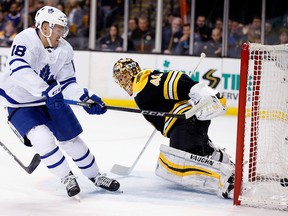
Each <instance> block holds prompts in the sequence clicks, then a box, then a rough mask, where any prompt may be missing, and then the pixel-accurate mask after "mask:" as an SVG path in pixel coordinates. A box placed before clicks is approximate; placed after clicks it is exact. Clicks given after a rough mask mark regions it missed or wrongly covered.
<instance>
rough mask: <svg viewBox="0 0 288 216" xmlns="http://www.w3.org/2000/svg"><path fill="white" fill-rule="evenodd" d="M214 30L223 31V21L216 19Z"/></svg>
mask: <svg viewBox="0 0 288 216" xmlns="http://www.w3.org/2000/svg"><path fill="white" fill-rule="evenodd" d="M215 28H218V29H220V30H221V31H223V19H222V18H217V19H216V21H215Z"/></svg>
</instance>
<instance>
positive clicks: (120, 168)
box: [110, 97, 213, 176]
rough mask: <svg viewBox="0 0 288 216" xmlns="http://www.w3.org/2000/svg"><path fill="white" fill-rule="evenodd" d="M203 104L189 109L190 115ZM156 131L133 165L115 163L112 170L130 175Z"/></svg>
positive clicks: (123, 174) (115, 172) (118, 173)
mask: <svg viewBox="0 0 288 216" xmlns="http://www.w3.org/2000/svg"><path fill="white" fill-rule="evenodd" d="M209 98H210V99H211V102H213V100H212V97H209ZM202 105H203V104H202ZM206 105H207V104H206ZM206 105H203V106H206ZM196 106H197V107H196ZM203 106H201V104H200V103H198V104H197V105H195V106H194V107H193V108H192V109H191V110H189V111H188V112H189V115H191V116H190V117H192V116H193V115H194V114H195V113H197V112H198V111H199V110H200V109H202V108H203ZM155 133H156V129H155V130H154V131H153V133H152V134H151V135H150V137H149V139H148V140H147V142H146V144H145V145H144V147H143V149H142V150H141V152H140V154H139V155H138V157H137V158H136V160H135V161H134V163H133V164H132V166H131V167H126V166H122V165H119V164H114V165H113V167H112V169H111V170H110V172H112V173H114V174H117V175H122V176H126V175H129V174H130V173H131V172H132V170H133V169H134V167H135V165H136V164H137V162H138V161H139V159H140V157H141V156H142V154H143V152H144V151H145V149H146V147H147V146H148V144H149V143H150V141H151V139H152V137H153V136H154V134H155Z"/></svg>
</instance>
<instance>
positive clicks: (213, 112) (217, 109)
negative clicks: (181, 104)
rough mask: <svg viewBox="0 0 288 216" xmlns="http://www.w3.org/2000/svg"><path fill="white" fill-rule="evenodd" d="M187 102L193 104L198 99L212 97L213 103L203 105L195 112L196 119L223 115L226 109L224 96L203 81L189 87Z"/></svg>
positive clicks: (207, 118)
mask: <svg viewBox="0 0 288 216" xmlns="http://www.w3.org/2000/svg"><path fill="white" fill-rule="evenodd" d="M189 97H190V98H191V99H190V100H189V103H190V104H191V105H192V106H194V105H196V104H197V103H198V102H199V101H200V100H202V99H204V98H206V97H212V98H213V103H212V104H210V105H208V106H206V107H203V109H201V110H200V111H199V112H198V113H196V114H195V116H196V118H197V119H198V120H202V121H204V120H210V119H212V118H215V117H217V116H220V115H223V114H224V113H225V112H226V111H227V106H226V98H224V97H222V96H221V94H220V92H218V91H217V90H216V89H212V88H211V87H209V86H207V85H206V84H205V83H198V84H196V85H194V86H193V87H192V88H191V89H190V93H189Z"/></svg>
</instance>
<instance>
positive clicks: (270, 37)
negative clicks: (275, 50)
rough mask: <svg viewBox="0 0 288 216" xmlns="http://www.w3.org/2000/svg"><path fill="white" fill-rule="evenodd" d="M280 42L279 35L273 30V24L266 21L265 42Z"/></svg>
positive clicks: (271, 43)
mask: <svg viewBox="0 0 288 216" xmlns="http://www.w3.org/2000/svg"><path fill="white" fill-rule="evenodd" d="M277 42H278V35H277V34H276V33H275V31H274V30H273V27H272V24H271V23H269V22H266V23H265V44H269V45H275V44H277Z"/></svg>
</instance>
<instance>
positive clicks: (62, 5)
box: [56, 3, 65, 13]
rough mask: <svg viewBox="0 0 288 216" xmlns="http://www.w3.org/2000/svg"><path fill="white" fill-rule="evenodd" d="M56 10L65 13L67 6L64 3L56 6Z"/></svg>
mask: <svg viewBox="0 0 288 216" xmlns="http://www.w3.org/2000/svg"><path fill="white" fill-rule="evenodd" d="M56 8H57V9H59V10H60V11H62V12H63V13H65V5H64V4H63V3H58V4H56Z"/></svg>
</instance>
